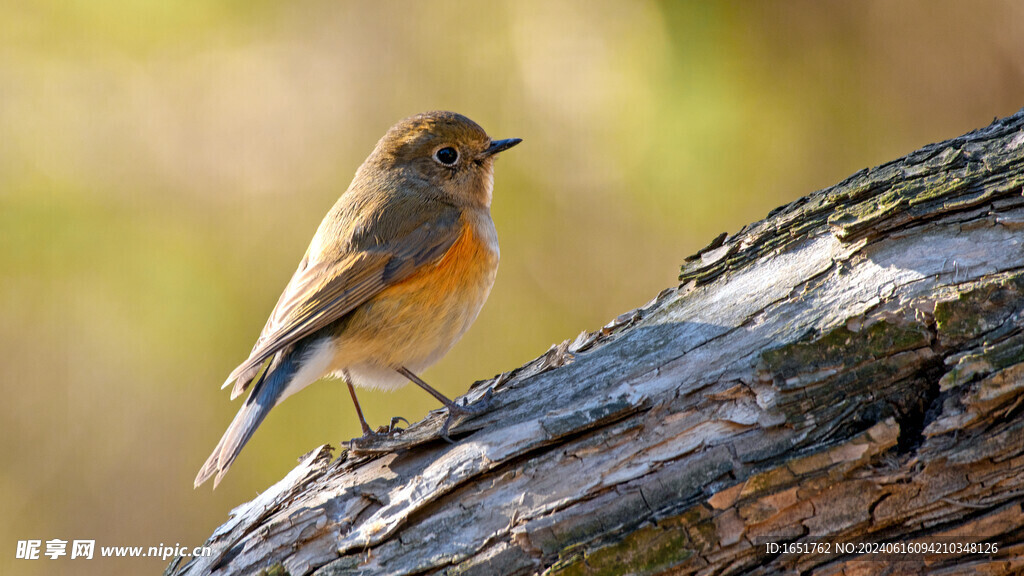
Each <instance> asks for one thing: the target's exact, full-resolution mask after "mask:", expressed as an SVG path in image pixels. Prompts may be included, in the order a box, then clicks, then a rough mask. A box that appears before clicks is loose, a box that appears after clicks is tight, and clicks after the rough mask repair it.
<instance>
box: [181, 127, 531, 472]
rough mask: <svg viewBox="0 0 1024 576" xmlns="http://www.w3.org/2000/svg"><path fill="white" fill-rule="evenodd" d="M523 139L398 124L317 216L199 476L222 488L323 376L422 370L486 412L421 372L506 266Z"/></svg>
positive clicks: (367, 379)
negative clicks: (272, 420) (498, 189)
mask: <svg viewBox="0 0 1024 576" xmlns="http://www.w3.org/2000/svg"><path fill="white" fill-rule="evenodd" d="M519 142H521V140H520V139H519V138H511V139H508V140H492V139H491V138H490V137H488V136H487V133H486V132H484V130H483V128H481V127H480V126H479V125H477V124H476V123H475V122H473V121H472V120H470V119H469V118H466V117H465V116H462V115H460V114H455V113H453V112H427V113H424V114H417V115H415V116H411V117H409V118H406V119H405V120H402V121H401V122H399V123H398V124H395V125H394V126H392V127H391V128H390V129H389V130H388V131H387V133H386V134H384V137H383V138H381V139H380V141H379V142H378V143H377V146H376V148H374V150H373V152H372V153H371V154H370V156H369V157H368V158H367V159H366V161H365V162H363V164H362V165H361V166H360V167H359V169H358V170H357V171H356V175H355V177H354V178H353V179H352V183H351V184H349V187H348V189H347V190H346V191H345V193H344V194H342V195H341V197H340V198H339V199H338V201H337V203H336V204H335V205H334V207H333V208H331V210H330V212H328V213H327V216H326V217H324V220H323V222H321V223H320V227H319V228H318V229H317V231H316V234H315V235H314V236H313V240H312V242H311V243H310V245H309V248H308V249H307V250H306V255H305V256H304V257H303V258H302V261H301V262H299V268H298V270H296V271H295V274H294V275H293V276H292V279H291V281H289V282H288V285H287V286H286V287H285V289H284V292H283V293H282V294H281V297H280V299H279V300H278V302H277V305H276V306H275V307H274V310H273V312H271V313H270V318H269V319H268V320H267V324H266V326H265V327H264V328H263V332H262V333H261V334H260V337H259V339H258V340H257V341H256V345H255V346H254V347H253V349H252V353H250V354H249V358H248V359H246V360H245V362H242V363H241V364H240V365H239V366H238V367H237V368H235V369H234V371H233V372H231V375H230V376H228V379H227V381H226V382H224V385H223V386H222V388H225V387H227V386H228V385H230V384H231V383H232V382H233V383H234V388H232V390H231V399H232V400H234V399H235V398H237V397H238V396H239V395H241V394H242V392H244V391H245V389H246V388H248V387H249V386H250V385H251V386H252V391H251V392H250V393H249V396H248V397H247V398H246V400H245V403H244V404H243V405H242V407H241V409H239V411H238V414H237V415H236V416H235V419H234V420H233V421H232V422H231V425H230V426H228V429H227V431H226V432H224V436H223V437H222V438H221V439H220V442H219V443H218V444H217V447H216V448H214V449H213V454H211V455H210V457H209V458H208V459H207V460H206V463H205V464H204V465H203V467H202V468H201V469H200V470H199V474H198V475H197V476H196V480H195V486H196V487H197V488H198V487H199V485H201V484H202V483H203V482H205V481H206V480H208V479H209V478H210V477H211V476H214V475H216V478H214V481H213V486H214V488H216V487H217V485H218V484H219V483H220V480H221V478H222V477H223V476H224V474H225V473H226V472H227V471H228V468H230V467H231V464H232V463H233V462H234V461H235V458H236V457H237V456H238V453H239V452H241V450H242V447H243V446H245V443H246V442H248V441H249V439H250V438H251V437H252V434H253V432H255V431H256V428H257V427H258V426H259V425H260V423H261V422H263V419H264V418H265V417H266V416H267V413H268V412H270V409H271V408H273V407H274V406H276V405H278V404H280V403H281V402H282V401H284V399H285V398H287V397H289V396H291V395H292V394H294V393H296V392H298V391H299V390H302V389H303V388H305V387H306V386H309V385H310V384H312V383H313V382H315V381H317V380H319V379H321V378H324V377H328V378H341V379H343V380H344V381H345V383H346V384H347V385H348V390H349V393H350V394H351V396H352V402H353V403H354V404H355V408H356V415H357V416H358V417H359V423H360V424H361V425H362V430H363V435H364V436H372V435H374V434H376V433H375V432H374V431H373V430H372V429H371V428H370V427H369V425H367V423H366V419H365V418H364V417H363V411H362V409H361V408H360V407H359V401H358V400H357V399H356V392H355V388H353V386H361V387H364V388H377V389H383V390H393V389H396V388H399V387H401V386H404V385H406V384H408V382H409V381H412V382H414V383H415V384H417V385H418V386H420V387H421V388H423V389H424V390H426V391H427V392H429V393H430V394H431V395H432V396H434V397H435V398H436V399H438V400H439V401H440V402H441V403H443V404H444V405H445V406H446V407H447V408H448V421H446V423H445V430H447V426H448V423H449V422H450V421H451V418H452V416H453V415H458V414H467V413H476V410H473V409H470V408H468V407H465V406H460V405H458V404H456V403H454V402H452V401H451V400H449V399H448V398H446V397H445V396H444V395H443V394H441V393H440V392H438V391H437V390H435V389H434V388H432V387H431V386H429V385H428V384H427V383H426V382H424V381H423V380H421V379H420V378H419V377H418V376H417V375H416V373H417V372H421V371H422V370H424V369H426V368H427V367H429V366H431V365H433V364H434V363H436V362H437V361H438V360H440V359H441V357H442V356H444V355H445V354H446V353H447V352H448V350H450V349H451V347H452V346H453V345H454V344H455V342H457V341H458V340H459V338H460V337H462V335H463V334H464V333H465V332H466V330H467V329H468V328H469V326H470V324H472V323H473V321H474V320H475V319H476V317H477V314H478V313H479V312H480V308H481V307H483V305H484V301H485V300H487V296H488V294H490V291H491V286H492V285H493V284H494V277H495V274H496V273H497V270H498V234H497V231H496V230H495V228H494V222H493V221H492V220H491V211H490V208H491V192H492V189H493V187H494V160H495V156H496V155H497V154H498V153H499V152H502V151H503V150H507V149H509V148H511V147H513V146H515V145H516V144H518V143H519Z"/></svg>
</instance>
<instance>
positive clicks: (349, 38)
mask: <svg viewBox="0 0 1024 576" xmlns="http://www.w3.org/2000/svg"><path fill="white" fill-rule="evenodd" d="M0 13H2V14H3V16H2V17H0V386H2V392H3V401H2V402H0V426H2V428H0V430H2V432H3V433H2V436H0V458H2V468H0V573H3V574H28V575H31V574H51V573H71V572H73V573H77V574H115V573H121V574H128V573H131V574H135V573H144V572H148V573H158V572H159V571H160V570H162V568H163V566H164V562H161V561H160V560H140V559H132V560H124V559H121V560H101V559H94V560H91V561H86V560H74V561H72V560H69V559H67V558H65V559H61V560H57V561H52V560H49V559H47V558H43V559H40V560H35V561H24V560H23V561H16V560H14V555H15V549H16V543H17V541H18V540H24V539H42V540H44V541H45V540H48V539H53V538H59V539H65V540H72V539H95V540H96V541H97V546H106V545H140V546H153V545H158V544H168V545H173V544H183V545H188V546H195V545H199V544H201V543H202V542H203V541H204V540H205V538H206V537H207V536H208V535H209V534H210V533H211V532H212V530H213V529H214V528H215V527H216V526H218V525H219V524H221V523H222V522H223V521H224V520H226V518H227V513H228V511H229V510H230V509H231V508H232V507H234V506H235V505H237V504H239V503H241V502H243V501H246V500H248V499H250V498H252V497H253V496H255V495H256V494H257V493H258V492H259V491H261V490H263V489H265V488H266V487H268V486H270V485H271V484H272V483H274V482H275V481H276V480H277V479H279V478H280V477H281V476H282V475H284V474H285V473H286V472H287V471H288V470H290V469H291V468H292V466H293V465H294V464H295V461H296V458H297V457H298V456H299V455H301V454H303V453H305V452H307V451H308V450H310V449H312V448H313V447H315V446H317V445H319V444H321V443H325V442H330V443H332V444H335V445H337V443H338V442H339V441H341V440H345V439H348V438H351V437H353V436H356V435H358V433H359V427H358V424H357V423H356V421H355V417H354V414H353V411H352V408H351V405H350V402H349V400H348V398H347V396H346V392H345V389H344V387H343V386H342V385H340V384H338V383H330V382H328V383H323V384H318V385H316V386H313V387H311V388H310V389H308V390H306V391H304V392H303V393H302V394H299V395H298V396H295V397H294V398H292V399H290V400H289V401H288V402H287V403H285V404H284V405H282V406H280V407H278V408H277V409H275V410H274V412H273V413H272V415H271V416H270V418H269V419H268V420H267V421H266V422H265V423H264V424H263V426H262V427H261V429H260V431H259V432H258V433H257V434H256V436H255V437H254V439H253V441H252V442H251V443H250V444H249V446H247V447H246V449H245V451H243V453H242V455H241V457H240V458H239V460H238V461H237V462H236V463H235V465H234V467H233V468H232V470H231V473H230V474H229V475H228V476H227V477H226V479H225V481H224V483H223V484H222V485H221V487H220V488H219V489H218V490H217V491H215V492H213V491H211V490H210V486H209V485H207V486H204V487H203V488H202V489H200V490H197V491H194V490H193V489H192V479H193V477H194V475H195V473H196V471H197V469H198V468H199V466H200V465H201V464H202V462H203V461H204V459H205V458H206V456H207V454H208V453H209V452H210V450H211V449H212V448H213V446H214V445H215V444H216V442H217V440H218V438H219V437H220V434H221V433H222V432H223V430H224V429H225V427H226V426H227V424H228V422H229V421H230V420H231V418H232V416H233V415H234V412H235V410H236V409H237V408H238V403H237V402H235V403H232V402H229V400H228V395H227V393H226V392H221V391H220V390H219V389H218V386H219V385H220V383H221V382H222V381H223V379H224V377H225V376H226V375H227V373H228V372H229V371H230V370H231V369H232V368H233V367H234V366H235V365H236V364H237V363H238V362H240V361H241V360H243V359H244V358H245V356H246V355H247V353H248V351H249V348H250V347H251V345H252V343H253V341H254V339H255V338H256V336H257V334H258V333H259V330H260V329H261V328H262V326H263V323H264V320H265V319H266V317H267V314H268V313H269V312H270V309H271V308H272V307H273V305H274V303H275V302H276V299H277V296H278V294H279V293H280V290H281V289H282V288H283V286H284V285H285V283H286V282H287V280H288V278H289V277H290V276H291V274H292V272H293V271H294V269H295V266H296V264H297V262H298V260H299V258H300V257H301V256H302V254H303V252H304V250H305V248H306V245H307V243H308V241H309V239H310V238H311V236H312V234H313V231H314V230H315V229H316V226H317V225H318V223H319V222H320V219H321V218H322V217H323V215H324V214H325V213H326V211H327V209H328V208H329V207H330V206H331V205H332V204H333V203H334V201H335V199H336V198H337V196H338V195H339V193H340V192H342V191H343V190H344V189H345V187H346V186H347V185H348V182H349V180H350V179H351V177H352V174H353V172H354V171H355V169H356V167H357V166H358V165H359V163H360V162H361V161H362V160H363V158H364V157H365V156H366V155H367V154H368V153H369V151H370V150H371V149H372V147H373V145H374V144H375V143H376V141H377V139H378V138H379V137H380V136H381V135H382V134H383V133H384V131H385V130H386V129H387V128H388V126H390V125H391V124H392V123H394V122H395V121H397V120H398V119H400V118H402V117H405V116H407V115H409V114H412V113H416V112H420V111H425V110H431V109H451V110H456V111H459V112H462V113H464V114H466V115H468V116H470V117H471V118H473V119H475V120H476V121H478V122H479V123H480V124H481V125H483V126H484V127H485V128H486V129H487V130H488V131H489V132H490V133H491V134H492V136H495V137H521V138H523V139H524V140H525V141H524V143H523V144H522V145H521V146H519V147H517V148H515V149H514V150H512V151H510V152H508V153H506V154H505V155H503V156H502V159H501V161H500V162H499V163H498V166H497V179H496V180H497V184H496V189H495V194H494V197H495V200H494V206H493V214H494V219H495V221H496V223H497V227H498V230H499V235H500V237H501V247H502V264H501V270H500V272H499V275H498V280H497V284H496V286H495V288H494V291H493V292H492V295H491V298H490V301H489V302H488V304H487V306H486V307H485V308H484V310H483V313H482V314H481V315H480V318H479V320H478V321H477V323H476V325H475V326H474V328H473V329H472V330H471V331H470V332H469V333H468V334H467V335H466V337H465V338H464V339H463V341H462V342H461V343H460V344H459V345H458V346H457V347H456V348H455V349H454V351H453V352H452V353H451V354H450V355H449V356H448V357H447V358H446V359H445V360H444V361H442V362H441V363H440V364H439V365H438V366H437V367H435V368H433V369H431V370H430V371H429V372H427V373H426V374H425V377H426V379H427V380H428V381H430V382H433V383H434V384H435V385H436V386H437V387H439V388H440V389H442V390H443V391H445V392H447V393H448V394H451V395H458V394H460V393H462V392H463V391H465V390H466V389H467V388H468V386H469V385H470V383H471V382H473V381H474V380H478V379H483V378H487V377H490V376H492V375H494V374H496V373H499V372H502V371H505V370H509V369H512V368H514V367H516V366H518V365H520V364H522V363H523V362H525V361H527V360H529V359H531V358H533V357H535V356H536V355H538V354H541V353H543V352H544V351H545V350H546V349H547V348H548V346H549V345H550V344H552V343H555V342H559V341H561V340H563V339H566V338H571V337H573V336H575V335H576V334H577V333H579V332H580V331H581V330H583V329H595V328H597V327H598V326H600V325H602V324H604V323H605V322H606V321H608V320H609V319H611V318H613V317H614V316H616V315H617V314H619V313H621V312H624V311H627V310H629V309H632V308H634V307H636V306H639V305H641V304H643V303H645V302H646V301H647V300H649V299H650V298H651V297H653V296H654V295H655V294H656V293H657V292H658V291H659V290H661V289H662V288H665V287H667V286H670V285H672V284H673V282H674V279H675V276H676V274H677V271H678V265H679V264H680V262H681V261H682V260H683V258H684V257H685V256H687V255H688V254H691V253H693V252H694V251H695V250H697V249H699V248H700V247H702V246H703V245H704V244H705V243H707V242H708V241H709V240H711V239H712V238H713V237H714V236H715V235H717V234H718V233H719V232H723V231H731V232H732V231H736V230H737V229H738V228H740V227H741V226H742V225H743V224H746V223H748V222H751V221H755V220H758V219H761V218H763V217H764V216H765V214H766V213H767V212H768V211H769V210H771V209H772V208H775V207H776V206H779V205H781V204H784V203H787V202H789V201H791V200H794V199H796V198H798V197H800V196H803V195H805V194H808V193H810V192H812V191H814V190H816V189H819V188H822V187H825V186H828V185H830V184H833V183H835V182H837V181H839V180H841V179H842V178H844V177H846V176H847V175H849V174H851V173H853V172H854V171H856V170H859V169H861V168H864V167H868V166H872V165H876V164H879V163H882V162H885V161H887V160H890V159H893V158H896V157H898V156H901V155H903V154H905V153H908V152H910V151H911V150H913V149H915V148H917V147H919V146H922V145H924V144H927V143H930V142H934V141H939V140H943V139H946V138H949V137H953V136H957V135H959V134H961V133H963V132H966V131H968V130H971V129H974V128H978V127H981V126H984V125H986V124H988V123H989V122H990V121H991V120H992V119H993V118H994V117H996V116H1005V115H1008V114H1010V113H1013V112H1015V111H1016V110H1018V109H1019V108H1020V107H1021V106H1024V40H1022V39H1024V5H1021V4H1020V3H1019V2H1014V1H1005V2H996V1H986V2H952V1H943V2H936V1H932V0H927V1H918V2H910V1H908V2H898V3H897V2H884V1H874V2H860V1H858V2H852V1H851V2H818V1H804V2H790V1H787V2H758V3H751V2H716V3H711V2H702V3H696V2H694V3H684V2H641V1H637V2H622V1H621V0H612V1H596V0H592V1H580V2H544V1H529V2H528V1H516V2H502V3H499V2H413V1H408V2H379V3H374V2H344V3H341V2H327V1H305V0H303V1H297V2H269V1H263V2H259V1H257V2H240V1H230V2H224V1H222V2H212V1H205V0H203V1H198V0H185V1H176V2H170V1H161V0H126V1H115V0H70V1H68V0H60V1H57V0H36V1H33V2H10V1H3V2H2V10H0ZM362 396H363V402H364V406H365V407H366V410H367V412H368V418H369V419H370V420H371V422H373V423H375V424H381V423H385V422H386V421H387V420H388V419H389V418H390V417H391V416H393V415H404V416H406V417H408V418H409V419H410V420H413V421H415V420H416V419H418V418H420V417H422V416H423V415H424V414H425V413H426V412H427V411H428V410H430V409H433V408H436V407H437V406H436V404H435V403H434V402H433V401H432V400H431V399H430V398H429V397H428V396H427V395H426V394H424V393H422V392H420V391H418V390H416V389H414V388H412V387H410V388H407V389H405V390H403V391H401V392H398V393H392V394H384V393H373V392H364V393H363V395H362ZM97 553H98V552H97Z"/></svg>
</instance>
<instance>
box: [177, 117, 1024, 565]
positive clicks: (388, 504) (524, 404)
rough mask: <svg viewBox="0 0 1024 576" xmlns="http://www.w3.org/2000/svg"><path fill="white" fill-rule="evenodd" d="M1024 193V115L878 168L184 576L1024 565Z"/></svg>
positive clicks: (329, 468) (230, 532)
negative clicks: (486, 404) (447, 432)
mask: <svg viewBox="0 0 1024 576" xmlns="http://www.w3.org/2000/svg"><path fill="white" fill-rule="evenodd" d="M1022 184H1024V110H1022V111H1021V112H1018V113H1017V114H1016V115H1014V116H1011V117H1009V118H1005V119H1003V120H997V121H995V122H994V123H993V124H991V125H990V126H988V127H986V128H983V129H980V130H977V131H975V132H972V133H970V134H967V135H965V136H961V137H959V138H955V139H953V140H949V141H947V142H943V143H940V144H935V145H931V146H927V147H925V148H922V149H921V150H918V151H916V152H914V153H912V154H910V155H909V156H907V157H905V158H902V159H899V160H895V161H892V162H889V163H887V164H885V165H883V166H879V167H877V168H872V169H865V170H862V171H860V172H858V173H856V174H854V175H853V176H851V177H850V178H848V179H846V180H844V181H843V182H841V183H839V184H837V185H835V186H833V187H831V188H828V189H826V190H822V191H819V192H815V193H814V194H811V195H810V196H807V197H805V198H801V199H800V200H797V201H796V202H793V203H792V204H790V205H788V206H784V207H782V208H779V209H777V210H775V211H773V212H772V213H771V214H769V215H768V217H767V218H766V219H765V220H762V221H760V222H757V223H754V224H751V225H748V226H746V227H744V228H743V229H742V230H740V231H739V232H738V233H736V234H733V235H729V236H726V235H725V234H723V235H722V236H720V237H719V238H717V239H716V240H715V241H714V242H713V243H712V244H711V245H709V246H708V247H707V248H705V249H704V250H702V251H701V252H700V253H699V254H698V255H696V256H693V257H691V258H689V259H687V261H686V263H685V264H684V265H683V269H682V274H681V276H680V284H679V285H678V286H677V287H672V288H669V289H667V290H665V291H663V292H662V293H661V294H659V295H658V297H657V298H655V299H654V300H653V301H652V302H651V303H650V304H648V305H647V306H644V307H643V308H640V309H637V310H634V311H632V312H629V313H627V314H623V315H621V316H619V317H618V318H616V319H615V320H614V321H613V322H611V323H610V324H608V325H607V326H605V327H604V328H602V329H601V330H599V331H597V332H592V333H586V332H584V333H582V334H580V336H579V337H578V338H576V339H575V340H574V341H566V342H563V343H561V344H560V345H558V346H553V347H552V348H551V350H549V351H548V353H547V354H545V355H544V356H542V357H540V358H538V359H536V360H534V361H533V362H531V363H529V364H527V365H525V366H523V367H521V368H519V369H517V370H515V371H513V372H510V373H506V374H502V375H501V376H499V377H497V378H495V379H492V380H489V381H485V382H477V383H476V384H474V385H473V387H472V389H471V390H470V392H469V394H468V395H467V396H468V400H469V402H471V403H472V402H478V401H480V399H481V397H482V396H483V395H484V393H485V391H490V390H493V399H492V401H491V406H490V409H489V410H488V411H487V412H486V413H484V414H482V415H480V416H476V417H472V418H464V419H462V420H460V421H458V422H457V423H456V424H455V425H454V426H453V427H452V429H451V436H452V438H454V439H456V440H457V442H456V443H455V444H449V443H447V442H445V441H444V440H442V439H440V428H441V425H442V423H443V421H444V416H445V415H444V413H443V412H441V411H438V412H434V413H431V414H430V415H429V416H428V417H427V418H426V419H424V420H423V421H421V422H418V423H416V424H415V425H413V426H411V427H410V428H409V429H408V430H407V431H405V432H402V433H400V434H398V435H396V436H393V437H391V438H388V439H385V440H381V441H377V442H375V443H365V442H360V443H357V444H356V445H354V446H353V447H352V449H350V450H344V451H342V452H341V455H340V457H339V458H337V459H333V460H332V449H331V448H330V447H328V446H323V447H321V448H319V449H317V450H316V451H314V452H312V453H310V454H309V455H307V456H306V457H305V458H304V459H303V460H302V462H301V464H300V465H299V466H298V467H297V468H295V469H294V470H293V471H292V472H291V473H289V474H288V475H287V476H286V477H285V478H284V479H282V480H281V481H280V482H278V483H277V484H276V485H274V486H273V487H272V488H270V489H269V490H267V491H266V492H264V493H263V494H262V495H260V496H259V497H258V498H256V499H255V500H253V501H252V502H249V503H246V504H243V505H241V506H239V507H238V508H237V509H236V510H234V511H233V512H232V517H231V519H230V520H228V521H227V523H225V524H224V525H223V526H221V527H220V528H218V529H217V530H216V532H214V534H213V536H212V537H211V538H210V540H209V542H208V545H210V546H212V547H213V550H214V555H213V556H212V557H209V558H195V559H191V560H190V559H177V560H176V561H175V562H173V563H172V564H171V566H169V567H168V570H167V574H182V575H184V574H187V575H199V574H210V573H216V574H251V573H256V572H259V571H261V570H264V569H266V570H267V571H268V573H270V574H277V573H285V572H286V573H288V574H293V575H300V574H311V573H313V574H317V575H340V574H434V573H448V574H461V575H469V574H474V575H475V574H536V573H545V574H566V575H569V574H663V573H665V574H777V573H781V572H790V571H799V572H801V573H804V574H840V573H850V574H853V573H856V574H860V573H874V572H879V571H883V570H889V571H896V572H899V573H925V572H927V573H930V574H946V573H949V574H975V573H985V574H1010V573H1020V572H1021V571H1024V510H1022V505H1024V195H1022ZM851 546H852V548H851ZM922 550H924V552H923V553H922Z"/></svg>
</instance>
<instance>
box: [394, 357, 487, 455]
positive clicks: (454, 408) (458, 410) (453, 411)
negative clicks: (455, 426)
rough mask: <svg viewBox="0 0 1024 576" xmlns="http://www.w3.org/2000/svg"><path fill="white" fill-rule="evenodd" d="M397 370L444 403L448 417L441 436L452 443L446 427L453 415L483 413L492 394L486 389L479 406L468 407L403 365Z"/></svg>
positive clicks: (449, 424) (450, 422)
mask: <svg viewBox="0 0 1024 576" xmlns="http://www.w3.org/2000/svg"><path fill="white" fill-rule="evenodd" d="M397 370H398V373H399V374H401V375H402V376H405V377H406V378H408V379H409V380H411V381H412V383H413V384H415V385H417V386H419V387H420V388H423V389H424V390H426V391H427V393H428V394H430V395H431V396H433V397H434V398H437V401H438V402H440V403H441V404H444V406H445V408H447V409H448V418H447V419H445V421H444V426H442V427H441V437H442V438H444V439H445V440H447V441H448V442H451V443H452V444H454V442H453V441H452V439H451V438H449V437H448V427H449V426H451V424H452V419H453V418H454V417H455V416H473V415H477V414H483V413H484V412H486V411H487V408H488V407H489V406H490V403H491V394H492V392H491V390H487V393H486V394H484V397H483V400H482V401H481V403H480V404H481V405H480V406H476V407H473V408H470V407H469V406H465V405H461V404H456V403H455V402H452V401H451V400H449V399H448V397H447V396H445V395H444V394H441V393H440V392H438V391H437V390H436V389H434V387H433V386H431V385H430V384H427V383H426V382H424V381H423V379H422V378H420V377H419V376H417V375H415V374H413V373H412V371H411V370H409V369H408V368H406V367H405V366H402V367H400V368H398V369H397Z"/></svg>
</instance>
